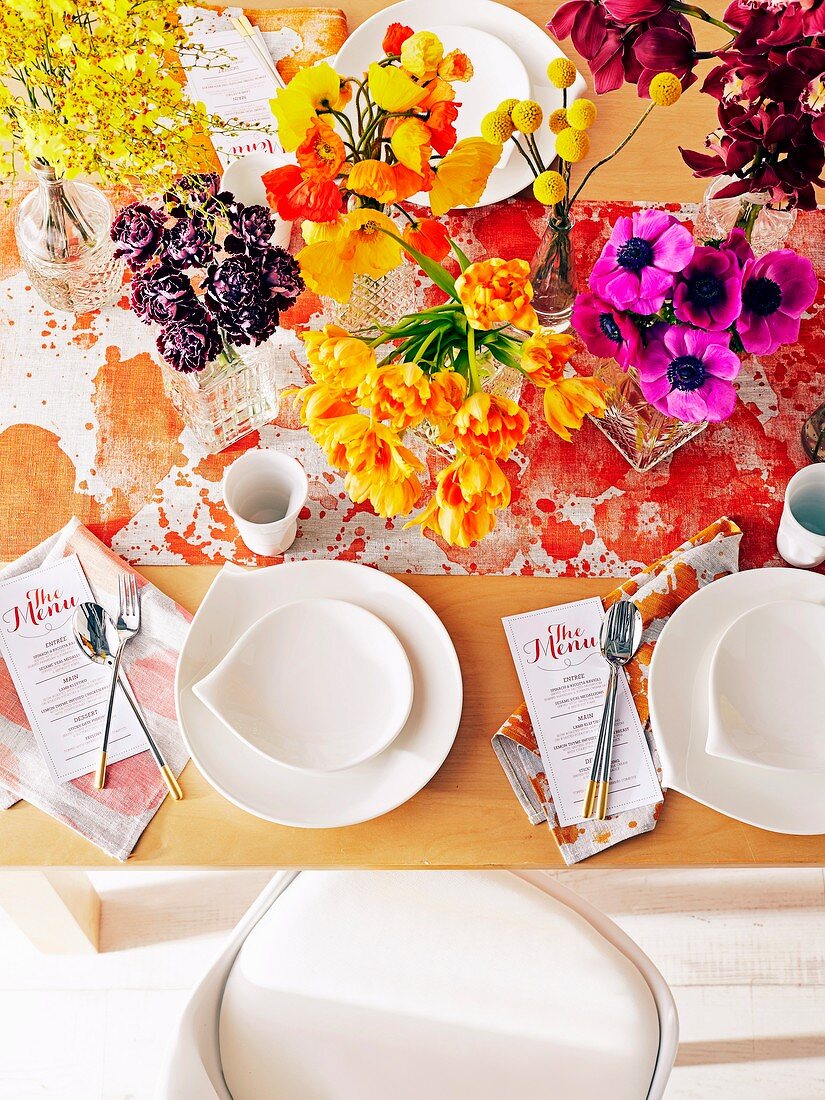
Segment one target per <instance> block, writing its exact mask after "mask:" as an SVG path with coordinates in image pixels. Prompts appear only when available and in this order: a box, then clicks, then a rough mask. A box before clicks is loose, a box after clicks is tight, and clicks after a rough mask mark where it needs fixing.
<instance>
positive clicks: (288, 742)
mask: <svg viewBox="0 0 825 1100" xmlns="http://www.w3.org/2000/svg"><path fill="white" fill-rule="evenodd" d="M193 691H194V692H195V694H196V695H197V696H198V698H199V699H201V701H202V702H204V703H206V705H207V706H208V707H209V709H210V710H211V711H212V712H213V714H215V715H217V717H218V718H220V719H221V721H222V722H223V723H224V724H225V725H226V726H228V727H229V728H230V729H231V730H232V732H233V733H235V734H236V735H237V736H238V737H240V738H241V740H243V741H246V742H247V744H249V745H251V746H252V747H253V748H255V749H257V750H258V751H259V752H261V753H263V754H264V755H265V756H268V757H269V758H270V759H272V760H275V761H277V762H278V763H279V764H283V765H284V766H285V767H288V768H295V769H298V770H301V771H310V772H336V771H342V770H343V769H345V768H352V767H355V766H356V765H358V764H363V763H364V762H365V761H367V760H371V759H372V758H373V757H374V756H377V755H378V753H380V752H383V750H384V749H386V748H387V746H388V745H389V744H391V742H392V741H394V740H395V738H396V737H397V736H398V734H399V733H400V732H401V730H402V729H403V728H404V724H405V723H406V721H407V718H408V717H409V713H410V708H411V707H412V700H413V679H412V671H411V669H410V662H409V660H408V659H407V655H406V653H405V652H404V648H403V646H402V645H401V643H400V642H399V640H398V638H397V637H396V636H395V634H393V632H392V631H391V630H390V628H389V627H388V626H387V625H386V624H385V623H384V622H382V621H381V619H379V618H378V617H377V616H376V615H373V614H372V612H370V611H367V610H366V609H365V608H363V607H358V606H357V605H356V604H352V603H347V602H346V601H344V600H334V599H309V600H298V601H296V602H295V603H289V604H286V605H285V606H284V607H280V608H277V609H276V610H274V611H271V612H270V613H269V614H268V615H264V616H263V618H261V619H259V620H258V622H256V623H254V624H253V625H252V626H251V627H250V628H249V630H247V631H246V633H245V634H243V635H242V637H241V638H239V639H238V641H237V642H236V643H235V645H234V646H233V647H232V649H231V650H230V651H229V653H227V655H226V656H225V657H224V659H223V660H222V661H221V662H220V664H219V665H218V666H217V667H216V668H215V669H213V670H212V672H210V673H209V675H208V676H205V677H204V678H203V679H202V680H200V681H199V682H198V683H197V684H195V685H193Z"/></svg>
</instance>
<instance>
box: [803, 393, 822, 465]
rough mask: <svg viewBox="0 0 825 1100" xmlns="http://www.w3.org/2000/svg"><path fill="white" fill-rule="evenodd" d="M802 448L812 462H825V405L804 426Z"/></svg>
mask: <svg viewBox="0 0 825 1100" xmlns="http://www.w3.org/2000/svg"><path fill="white" fill-rule="evenodd" d="M802 448H803V450H804V451H805V454H806V455H807V456H808V458H809V459H810V461H811V462H825V405H820V406H819V408H818V409H815V410H814V411H813V412H812V413H811V415H810V416H809V417H808V419H807V420H806V421H805V423H804V424H803V425H802Z"/></svg>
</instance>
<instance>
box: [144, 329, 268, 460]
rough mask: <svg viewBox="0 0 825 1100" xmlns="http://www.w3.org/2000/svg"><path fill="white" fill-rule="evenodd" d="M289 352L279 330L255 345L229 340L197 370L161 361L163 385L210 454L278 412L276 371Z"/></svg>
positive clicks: (226, 445)
mask: <svg viewBox="0 0 825 1100" xmlns="http://www.w3.org/2000/svg"><path fill="white" fill-rule="evenodd" d="M288 361H289V353H288V351H287V349H286V347H285V346H284V344H283V343H281V342H280V341H279V339H278V334H277V333H276V334H275V336H273V337H272V338H271V339H269V340H267V341H265V343H263V344H259V345H258V346H257V347H251V346H249V347H242V348H237V347H233V346H232V345H229V344H227V345H226V346H225V348H224V350H223V351H222V352H221V353H220V355H218V356H217V358H215V359H213V360H212V362H211V363H208V364H207V366H206V367H205V368H204V369H203V370H202V371H198V372H193V373H191V374H181V372H180V371H176V370H175V369H174V367H171V366H170V365H169V364H168V363H166V362H164V361H163V360H162V361H161V370H162V371H163V383H164V389H165V390H166V393H167V395H168V396H169V397H170V399H171V401H172V404H173V405H174V406H175V408H176V409H177V410H178V412H179V413H180V415H181V417H182V418H183V420H184V423H185V424H186V425H187V427H189V428H190V429H191V430H192V432H193V433H194V435H195V438H196V439H197V440H198V442H199V443H200V444H201V446H202V447H203V448H204V450H205V451H206V452H207V453H208V454H215V453H216V452H217V451H222V450H224V448H226V447H229V446H230V445H231V444H232V443H235V442H236V441H237V440H238V439H242V438H243V437H244V436H245V435H249V433H250V432H254V431H256V430H257V429H258V428H262V427H263V426H264V424H268V423H269V422H270V421H271V420H274V419H275V417H276V416H277V415H278V404H279V393H278V389H279V387H278V375H279V372H280V367H281V365H282V364H284V365H285V364H287V363H288Z"/></svg>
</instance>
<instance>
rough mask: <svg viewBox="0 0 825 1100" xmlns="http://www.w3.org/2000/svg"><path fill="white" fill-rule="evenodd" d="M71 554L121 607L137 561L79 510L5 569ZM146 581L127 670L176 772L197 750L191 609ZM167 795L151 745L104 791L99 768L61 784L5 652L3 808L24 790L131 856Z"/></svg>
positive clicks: (111, 603) (0, 702)
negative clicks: (181, 660)
mask: <svg viewBox="0 0 825 1100" xmlns="http://www.w3.org/2000/svg"><path fill="white" fill-rule="evenodd" d="M69 554H77V556H78V558H79V560H80V564H81V565H82V566H83V571H84V572H85V574H86V578H87V580H88V581H89V584H90V585H91V588H92V591H93V592H94V594H95V599H96V600H97V601H98V602H99V603H101V604H103V606H104V607H105V608H106V609H107V610H108V611H109V612H114V611H116V609H117V603H118V597H117V579H118V574H119V573H126V572H131V570H130V568H129V566H128V565H127V564H126V563H125V562H124V561H122V560H121V559H120V558H119V557H117V555H116V554H113V553H112V551H111V550H109V549H108V548H107V547H106V546H104V545H103V543H102V542H100V540H99V539H97V538H96V537H95V536H94V535H93V534H92V533H91V531H89V530H88V529H87V528H86V527H84V526H83V525H82V524H81V522H80V520H78V519H72V520H70V521H69V523H67V524H66V526H65V527H64V528H63V529H62V530H60V531H58V532H57V533H56V534H54V535H52V536H51V538H49V539H47V540H46V541H45V542H42V543H41V544H40V545H39V546H36V547H35V548H34V549H33V550H30V551H29V553H28V554H25V555H24V556H23V557H22V558H19V559H18V560H17V561H16V562H14V563H13V564H12V565H10V566H8V568H7V569H5V570H3V572H2V573H1V574H0V576H2V577H3V578H8V577H14V576H17V575H18V574H20V573H25V572H27V571H28V570H30V569H37V568H38V567H39V566H41V565H48V564H50V563H51V562H54V561H57V560H58V559H59V558H63V557H66V556H68V555H69ZM137 581H138V587H139V589H140V600H141V602H140V606H141V630H140V633H139V634H137V635H136V636H135V638H133V640H132V641H131V642H130V643H129V645H128V647H127V649H126V651H125V653H124V657H123V669H124V672H125V673H126V674H127V676H128V678H129V681H130V683H131V684H132V686H133V688H134V690H135V694H136V695H137V697H138V699H139V700H140V703H141V706H142V708H143V710H144V712H145V714H146V720H147V724H148V726H149V728H150V729H151V730H152V733H153V735H154V737H155V739H156V741H157V743H158V746H159V747H160V750H161V752H162V753H163V754H164V756H165V757H166V761H167V763H168V764H169V767H170V768H171V769H172V771H173V772H174V774H175V775H179V774H180V772H181V771H182V770H183V767H184V765H185V764H186V761H187V760H188V759H189V757H188V754H187V752H186V749H185V748H184V745H183V741H182V740H181V736H180V732H179V730H178V721H177V717H176V714H175V698H174V679H175V666H176V664H177V659H178V653H179V651H180V648H181V646H182V645H183V640H184V638H185V637H186V632H187V629H188V626H189V621H190V618H191V616H190V615H189V614H188V612H186V611H184V610H183V609H182V608H180V607H178V605H177V604H176V603H175V602H174V601H173V600H170V599H169V597H168V596H164V595H163V593H162V592H159V591H158V590H157V588H155V587H154V585H151V584H149V583H148V581H145V580H144V579H143V578H142V577H140V576H138V577H137ZM165 796H166V787H165V785H164V783H163V780H162V779H161V777H160V774H159V772H158V769H157V767H156V765H155V762H154V760H153V759H152V756H151V755H150V753H149V752H148V751H147V752H142V753H139V754H138V755H137V756H131V757H129V758H128V759H127V760H121V761H120V762H119V763H116V764H112V765H110V767H109V768H108V770H107V772H106V787H105V789H104V790H102V791H98V790H96V789H95V785H94V776H93V775H91V774H90V775H84V776H81V778H80V779H74V780H72V781H71V782H69V783H60V784H57V783H55V782H54V781H53V780H52V778H51V776H50V775H49V773H48V771H47V769H46V765H45V763H44V761H43V757H42V756H41V754H40V750H39V748H38V747H37V744H36V742H35V739H34V736H33V734H32V732H31V730H30V728H29V725H28V721H27V719H26V716H25V713H24V712H23V708H22V706H21V705H20V700H19V699H18V697H17V692H16V690H15V688H14V684H13V683H12V680H11V677H10V675H9V672H8V669H7V668H6V664H5V662H4V661H3V660H2V658H0V809H8V807H9V806H12V805H13V804H14V803H15V802H17V801H18V799H21V798H22V799H25V801H26V802H31V803H32V805H33V806H37V807H38V809H41V810H43V811H44V812H45V813H47V814H50V815H51V816H52V817H54V818H56V819H57V820H58V821H62V822H63V823H64V824H65V825H68V826H69V827H70V828H72V829H74V830H76V832H78V833H80V834H81V835H82V836H85V837H86V838H87V839H88V840H91V841H92V843H93V844H96V845H97V846H98V847H99V848H102V849H103V851H104V852H106V853H107V854H108V855H110V856H114V857H115V858H116V859H121V860H123V859H127V858H128V857H129V855H130V854H131V852H132V849H133V848H134V846H135V845H136V844H137V842H138V839H139V837H140V835H141V833H142V832H143V830H144V829H145V828H146V826H147V825H148V824H149V822H150V821H151V820H152V818H153V817H154V815H155V813H156V812H157V809H158V807H159V806H160V804H161V802H162V801H163V799H164V797H165Z"/></svg>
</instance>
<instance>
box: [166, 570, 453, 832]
mask: <svg viewBox="0 0 825 1100" xmlns="http://www.w3.org/2000/svg"><path fill="white" fill-rule="evenodd" d="M304 599H332V600H335V599H343V600H348V601H349V602H351V603H354V604H357V605H358V606H359V607H363V608H366V610H367V611H371V612H372V613H373V614H374V615H377V616H378V617H379V618H380V619H382V620H383V621H384V622H385V623H386V624H387V626H388V627H389V628H390V630H392V632H393V634H395V636H396V637H397V638H398V640H399V642H400V643H401V645H402V646H403V647H404V651H405V653H406V654H407V657H408V658H409V662H410V667H411V669H412V675H413V684H414V692H413V705H412V709H411V711H410V716H409V718H408V719H407V722H406V724H405V726H404V728H403V730H402V731H401V733H400V734H399V735H398V737H397V738H396V739H395V740H394V741H393V743H392V744H391V745H390V746H389V748H387V749H386V750H385V751H384V752H382V753H380V754H379V755H378V756H376V757H374V758H373V759H372V760H368V761H367V762H366V763H364V764H358V765H357V766H356V767H354V768H348V769H346V770H345V771H340V772H331V773H329V774H327V775H316V774H311V773H302V772H299V771H295V769H293V768H286V767H284V766H283V765H282V764H278V763H276V762H275V761H274V760H270V759H267V758H266V757H264V756H262V755H261V753H260V752H258V751H257V750H256V749H253V748H252V747H251V746H250V745H247V744H245V743H244V742H243V741H241V740H240V739H239V738H237V737H236V736H235V735H234V734H233V733H232V732H231V730H229V729H228V728H227V727H226V726H225V725H224V723H223V722H221V721H220V720H219V719H218V718H217V717H216V716H215V715H214V714H213V713H212V711H211V710H210V709H209V708H208V707H207V706H206V704H205V703H203V702H201V700H200V699H198V697H197V696H196V695H195V693H194V691H193V690H192V687H193V685H194V684H195V683H197V682H198V681H199V680H201V679H203V677H204V676H206V675H207V673H208V672H210V671H211V670H212V669H213V668H215V667H216V665H218V664H219V662H220V661H221V660H222V659H223V658H224V657H225V656H226V654H227V653H228V652H229V650H230V649H231V648H232V646H233V645H234V644H235V642H236V641H237V640H238V639H239V638H240V637H241V635H242V634H244V633H245V631H246V630H248V629H249V627H250V626H252V624H253V623H255V622H257V620H258V619H260V618H261V616H262V615H264V614H266V613H267V612H270V611H274V610H275V609H276V608H278V607H283V606H284V605H286V604H289V603H294V602H295V601H296V600H304ZM175 700H176V706H177V712H178V720H179V722H180V727H181V731H182V735H183V739H184V741H185V743H186V747H187V749H188V750H189V752H190V754H191V756H192V759H193V760H194V762H195V764H196V765H197V767H198V768H199V770H200V771H201V772H202V773H203V775H204V776H205V778H206V779H207V780H208V781H209V782H210V783H211V784H212V786H213V787H215V789H216V790H218V791H219V792H220V793H221V794H222V795H224V797H225V798H228V799H229V800H230V802H234V803H235V805H237V806H240V808H241V809H243V810H246V811H247V812H248V813H251V814H254V815H255V816H257V817H262V818H265V819H266V820H268V821H275V822H278V823H279V824H282V825H294V826H298V827H301V828H316V829H328V828H335V827H338V826H342V825H354V824H356V823H358V822H360V821H368V820H370V819H371V818H374V817H379V816H380V815H381V814H385V813H388V812H389V811H390V810H393V809H395V808H396V806H400V805H401V804H402V803H403V802H406V801H407V800H408V799H409V798H412V796H413V795H414V794H416V793H417V792H418V791H420V790H421V788H422V787H424V786H426V784H427V783H429V781H430V780H431V779H432V777H433V776H434V775H435V773H436V772H437V771H438V769H439V768H440V767H441V765H442V764H443V762H444V760H445V759H446V757H447V754H448V753H449V751H450V749H451V747H452V744H453V741H454V740H455V735H456V732H457V730H458V724H459V721H460V719H461V705H462V685H461V669H460V667H459V664H458V658H457V656H456V652H455V648H454V647H453V644H452V642H451V641H450V636H449V634H448V633H447V631H446V630H445V628H444V626H443V624H442V623H441V621H440V619H439V618H438V616H437V615H436V614H435V612H434V611H433V610H432V608H430V607H429V605H428V604H427V603H425V601H424V600H422V599H421V597H420V596H418V595H417V594H416V593H415V592H413V590H412V589H411V588H408V587H407V585H405V584H402V583H401V581H397V580H395V578H394V577H390V576H388V575H387V574H386V573H381V572H379V571H378V570H377V569H371V568H368V567H367V566H363V565H355V564H353V563H351V562H338V561H310V562H290V563H288V564H285V565H274V566H270V567H269V568H266V569H251V570H245V569H241V568H239V567H238V566H235V565H225V566H224V567H223V569H222V570H221V572H220V573H219V574H218V576H217V578H216V579H215V582H214V583H213V585H212V587H211V588H210V589H209V591H208V592H207V594H206V596H205V598H204V601H203V603H202V604H201V606H200V608H199V609H198V612H197V614H196V615H195V618H194V620H193V621H192V625H191V627H190V629H189V633H188V635H187V638H186V641H185V643H184V646H183V649H182V650H181V654H180V659H179V661H178V668H177V674H176V677H175Z"/></svg>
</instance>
